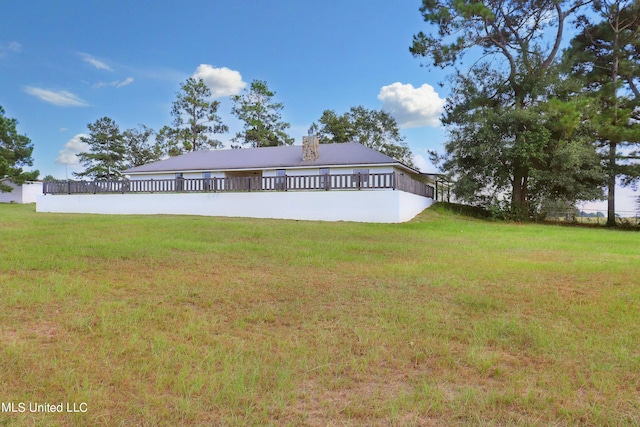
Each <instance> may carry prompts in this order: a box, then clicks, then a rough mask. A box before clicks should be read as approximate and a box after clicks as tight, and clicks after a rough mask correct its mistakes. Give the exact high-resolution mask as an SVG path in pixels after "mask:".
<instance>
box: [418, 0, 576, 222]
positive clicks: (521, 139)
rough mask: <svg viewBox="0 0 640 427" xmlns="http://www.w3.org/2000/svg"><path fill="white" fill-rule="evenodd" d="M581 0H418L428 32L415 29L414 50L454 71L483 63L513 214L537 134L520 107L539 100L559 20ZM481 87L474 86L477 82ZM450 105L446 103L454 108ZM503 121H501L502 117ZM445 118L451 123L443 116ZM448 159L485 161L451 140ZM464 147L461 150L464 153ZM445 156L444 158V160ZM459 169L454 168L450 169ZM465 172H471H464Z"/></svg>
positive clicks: (519, 210)
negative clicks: (497, 116)
mask: <svg viewBox="0 0 640 427" xmlns="http://www.w3.org/2000/svg"><path fill="white" fill-rule="evenodd" d="M584 3H585V1H583V0H575V1H568V0H536V1H530V0H485V1H475V0H473V1H469V0H423V2H422V7H421V9H420V11H421V13H422V16H423V18H424V20H425V22H426V23H427V24H429V28H430V29H433V30H432V31H427V32H419V33H418V34H417V35H415V36H414V40H413V44H412V46H411V47H410V51H411V53H412V54H413V55H414V56H416V57H422V58H425V59H427V60H428V61H429V62H430V63H432V64H434V65H435V66H441V67H453V68H454V69H456V70H457V71H458V72H460V74H459V76H463V77H464V76H468V75H469V73H470V72H472V71H473V70H474V69H480V70H491V76H490V78H491V79H492V80H493V82H492V83H491V84H490V85H488V86H487V89H489V90H494V91H496V92H495V93H486V94H485V96H484V97H483V98H482V99H481V101H482V102H486V103H487V105H486V107H489V108H492V106H493V104H496V103H497V104H499V105H500V106H501V107H506V108H508V109H509V110H510V111H511V113H510V114H509V115H505V116H504V117H503V119H502V120H503V123H502V125H501V127H502V128H503V129H505V131H506V132H499V133H498V134H497V135H496V136H499V137H503V138H502V139H501V140H499V141H496V143H500V144H502V145H504V146H505V147H506V148H509V149H507V150H503V153H504V155H512V157H511V158H509V159H505V160H504V161H503V162H502V164H504V165H505V166H504V167H505V169H504V170H503V171H501V175H506V176H508V179H509V181H510V186H511V194H510V195H511V209H512V211H513V212H514V213H516V214H517V215H525V214H526V213H527V212H528V210H529V209H528V208H529V199H530V196H529V190H530V188H529V184H530V181H531V175H532V162H531V161H532V160H533V159H534V158H535V156H536V155H537V154H536V150H538V152H539V150H540V149H541V147H540V148H533V147H532V146H531V144H532V141H535V143H537V144H541V143H542V141H543V140H544V139H545V138H546V137H545V135H543V134H539V135H534V132H533V128H531V127H530V126H529V125H528V124H527V120H523V117H530V116H529V115H528V114H527V113H526V112H525V111H524V110H527V109H529V108H531V107H532V106H533V105H534V104H535V103H536V102H537V100H538V99H539V95H540V90H542V89H543V86H541V85H540V82H541V81H544V80H545V78H546V74H547V73H548V71H549V68H550V67H551V66H552V65H553V63H554V60H555V59H556V56H557V54H558V52H559V49H560V45H561V41H562V37H563V33H564V27H565V23H566V22H567V20H568V18H569V17H570V16H571V15H572V14H574V13H575V12H576V11H577V10H578V9H579V8H580V7H582V6H583V5H584ZM469 52H473V53H475V55H476V57H474V58H472V59H473V61H475V62H474V65H473V66H472V67H471V68H466V67H465V68H464V69H461V68H460V64H461V61H460V60H461V58H462V56H463V55H464V54H466V53H469ZM481 90H482V89H481ZM455 107H456V106H455V105H451V104H450V108H455ZM504 120H506V122H504ZM445 125H451V123H445ZM451 142H454V140H450V141H449V144H448V149H449V150H452V152H453V153H454V154H455V156H453V157H451V159H450V160H451V161H453V160H454V159H465V161H471V160H472V159H475V161H477V162H479V163H483V162H485V163H486V161H488V162H489V165H491V166H492V165H493V163H491V159H489V160H487V159H484V158H483V156H484V155H483V154H482V153H481V152H478V150H475V149H473V147H469V146H468V145H467V144H464V145H456V144H451ZM465 150H468V151H466V152H465ZM451 161H450V162H449V164H452V163H451ZM457 170H458V172H459V173H464V171H463V169H462V168H458V169H457ZM491 173H492V172H491V171H490V170H487V171H486V172H483V171H481V170H477V168H476V175H477V176H480V175H483V176H485V177H490V176H491ZM468 178H470V179H471V178H472V177H471V176H470V175H469V176H468Z"/></svg>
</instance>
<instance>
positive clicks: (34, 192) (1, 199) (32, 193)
mask: <svg viewBox="0 0 640 427" xmlns="http://www.w3.org/2000/svg"><path fill="white" fill-rule="evenodd" d="M0 183H2V184H3V185H6V186H8V187H11V188H12V190H11V191H9V192H8V193H3V192H0V203H35V202H36V198H37V196H38V195H40V194H42V182H41V181H27V182H25V183H24V184H21V185H17V184H14V183H13V182H11V181H9V179H8V178H3V179H0Z"/></svg>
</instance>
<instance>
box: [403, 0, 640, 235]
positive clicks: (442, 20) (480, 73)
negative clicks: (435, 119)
mask: <svg viewBox="0 0 640 427" xmlns="http://www.w3.org/2000/svg"><path fill="white" fill-rule="evenodd" d="M420 11H421V13H422V16H423V18H424V20H425V22H427V23H428V24H430V28H431V29H432V30H431V31H428V32H419V33H418V34H416V35H415V36H414V39H413V44H412V45H411V47H410V52H411V53H412V54H413V55H414V56H416V57H419V58H424V59H426V60H428V61H429V63H430V64H431V65H433V66H439V67H442V68H447V69H450V70H452V72H453V73H452V74H451V75H450V81H451V83H452V87H453V89H452V94H451V96H450V97H449V98H448V101H447V104H446V107H445V112H444V114H443V116H442V118H441V120H442V123H443V125H444V127H445V129H446V131H447V140H446V143H445V147H444V148H445V150H444V152H443V153H437V152H433V153H432V156H431V157H432V161H434V162H435V163H436V164H438V165H439V166H440V167H441V169H442V170H443V171H444V172H445V173H446V174H448V175H449V176H450V177H451V178H453V180H454V182H455V183H454V185H453V192H454V194H455V195H456V196H457V197H458V198H459V199H461V200H463V201H466V202H468V203H471V204H476V205H481V206H485V207H491V208H492V209H494V210H499V211H500V212H502V213H503V214H504V215H506V216H510V217H513V218H520V219H522V218H527V217H532V216H533V215H536V214H539V213H540V212H541V211H544V209H545V206H548V205H549V204H551V203H554V202H557V201H559V200H560V201H565V202H568V203H569V204H573V205H575V202H576V201H579V200H595V199H598V198H602V196H603V190H605V189H606V193H607V198H608V217H607V223H608V225H615V210H614V206H615V187H616V182H621V183H622V184H623V185H630V184H634V183H637V182H638V181H639V180H640V164H639V163H638V162H637V160H638V159H640V149H639V148H640V91H639V90H638V86H639V84H640V30H639V23H640V1H639V0H594V1H590V0H542V1H536V2H528V1H522V0H484V1H480V2H478V1H459V0H423V2H422V7H421V9H420ZM569 25H574V26H575V27H576V28H577V29H578V33H577V34H576V35H575V36H574V37H573V38H572V39H571V40H570V41H569V43H568V47H567V48H566V49H561V46H562V41H563V37H564V33H565V31H564V30H565V28H566V27H567V26H569ZM471 51H473V52H475V53H476V54H478V55H479V58H478V59H475V58H474V59H475V62H474V63H473V65H472V66H471V67H466V68H463V66H462V65H461V61H460V59H461V57H462V56H463V55H464V54H467V53H469V52H471Z"/></svg>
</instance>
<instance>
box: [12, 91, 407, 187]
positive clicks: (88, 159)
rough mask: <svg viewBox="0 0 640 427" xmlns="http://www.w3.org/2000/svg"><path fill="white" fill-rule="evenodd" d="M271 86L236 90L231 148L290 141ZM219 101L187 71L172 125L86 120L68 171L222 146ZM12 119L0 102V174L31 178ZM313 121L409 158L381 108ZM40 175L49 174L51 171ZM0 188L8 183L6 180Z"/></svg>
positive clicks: (325, 136)
mask: <svg viewBox="0 0 640 427" xmlns="http://www.w3.org/2000/svg"><path fill="white" fill-rule="evenodd" d="M274 96H275V92H273V91H272V90H270V89H269V87H268V86H267V83H266V82H265V81H260V80H254V81H253V82H252V83H251V85H250V87H249V88H247V89H245V90H244V92H243V93H242V94H239V95H235V96H233V97H232V98H231V99H232V101H233V107H232V110H231V112H232V114H233V115H235V116H236V117H237V118H239V119H240V120H241V121H242V122H243V127H242V130H241V131H239V132H237V133H236V134H235V136H234V137H233V138H231V143H232V144H231V147H232V148H242V147H247V146H248V147H273V146H279V145H291V144H293V142H294V138H292V137H291V136H289V135H288V134H287V129H288V128H290V124H289V123H286V122H284V121H282V119H281V112H282V110H283V108H284V106H283V104H282V103H279V102H275V101H273V97H274ZM219 106H220V101H217V100H212V99H211V89H210V88H209V87H208V86H207V85H206V84H205V82H204V81H203V80H202V79H194V78H188V79H187V80H186V81H185V82H183V83H182V84H181V85H180V90H179V91H178V93H177V95H176V100H175V101H174V102H173V103H172V108H171V116H172V118H173V120H172V122H171V124H170V125H167V126H164V127H163V128H162V129H160V130H159V131H157V132H156V131H155V130H154V129H152V128H150V127H147V126H145V125H143V124H141V125H139V126H138V127H137V128H130V129H126V130H124V131H121V130H120V127H119V126H118V124H117V123H116V122H115V121H114V120H113V119H111V118H110V117H106V116H105V117H101V118H99V119H97V120H96V121H95V122H93V123H89V124H88V125H87V128H88V130H89V132H88V135H86V136H82V137H80V140H81V141H82V142H83V143H85V144H86V145H87V147H88V149H87V150H86V151H83V152H81V153H78V154H77V156H78V161H79V163H80V165H81V166H82V168H83V170H82V171H80V172H73V175H74V176H75V177H77V178H81V179H83V178H88V179H92V180H113V179H120V178H121V176H122V171H124V170H126V169H128V168H132V167H136V166H142V165H144V164H147V163H151V162H154V161H158V160H161V159H163V158H166V157H172V156H179V155H181V154H185V153H189V152H193V151H200V150H211V149H218V148H221V147H222V146H223V144H222V142H221V141H220V140H219V139H217V137H216V136H217V135H220V134H224V133H228V132H229V128H228V126H227V125H225V124H224V123H223V121H222V119H221V118H220V116H219V115H218V108H219ZM16 125H17V120H16V119H12V118H7V117H5V116H4V110H3V109H2V107H0V177H8V178H9V179H10V180H11V181H12V182H14V183H17V184H21V183H23V182H24V181H27V180H35V179H37V178H38V176H39V172H38V171H31V172H29V171H24V170H23V167H25V166H32V165H33V159H32V153H33V143H32V142H31V140H30V139H29V138H27V137H26V136H25V135H20V134H19V133H18V131H17V129H16ZM311 129H312V130H313V131H314V132H316V133H317V134H318V136H319V139H320V143H323V144H326V143H344V142H359V143H361V144H363V145H366V146H368V147H371V148H374V149H376V150H378V151H381V152H383V153H385V154H387V155H389V156H391V157H394V158H396V159H398V160H399V161H401V162H403V163H405V164H407V165H409V166H413V159H412V154H411V150H410V149H409V147H408V146H407V145H406V143H405V142H404V137H403V136H402V135H401V134H400V130H399V128H398V125H397V123H396V121H395V119H394V118H393V117H392V116H391V115H390V114H389V113H387V112H384V111H381V110H380V111H376V110H369V109H366V108H364V107H362V106H358V107H352V108H351V109H350V110H349V111H348V112H346V113H344V114H342V115H338V114H336V113H335V111H333V110H325V111H324V112H323V114H322V116H321V117H320V119H319V120H318V123H313V124H312V125H311ZM45 179H46V180H55V178H54V177H53V176H51V175H47V176H46V177H45ZM0 190H1V191H11V187H9V186H7V185H1V186H0Z"/></svg>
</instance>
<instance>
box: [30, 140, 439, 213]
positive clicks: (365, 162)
mask: <svg viewBox="0 0 640 427" xmlns="http://www.w3.org/2000/svg"><path fill="white" fill-rule="evenodd" d="M123 174H124V175H125V177H126V178H127V179H126V180H123V181H118V182H86V181H79V182H62V183H46V184H45V188H44V193H45V194H44V195H43V196H42V197H40V198H39V200H38V204H37V208H36V210H37V211H39V212H86V213H112V214H116V213H120V214H190V215H209V216H239V217H252V218H283V219H307V220H327V221H338V220H344V221H361V222H404V221H408V220H409V219H411V218H413V217H414V216H415V215H417V214H418V213H420V212H421V211H422V210H424V209H425V208H427V207H429V206H430V205H431V203H432V202H433V197H434V194H433V192H434V188H433V186H432V185H430V184H431V181H430V178H429V176H427V175H424V174H421V173H420V172H419V171H417V170H415V169H413V168H411V167H409V166H406V165H404V164H402V163H400V162H399V161H397V160H396V159H393V158H391V157H389V156H386V155H384V154H382V153H380V152H378V151H376V150H373V149H371V148H368V147H366V146H364V145H361V144H358V143H345V144H322V145H320V144H319V143H318V138H317V136H308V137H304V138H303V144H302V147H301V146H299V145H298V146H295V145H294V146H279V147H261V148H249V149H231V150H212V151H196V152H192V153H188V154H184V155H181V156H177V157H172V158H169V159H166V160H161V161H158V162H154V163H150V164H147V165H143V166H138V167H135V168H131V169H128V170H125V171H123Z"/></svg>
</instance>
